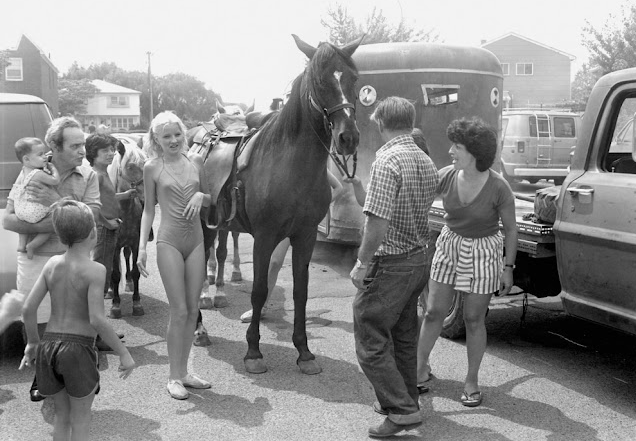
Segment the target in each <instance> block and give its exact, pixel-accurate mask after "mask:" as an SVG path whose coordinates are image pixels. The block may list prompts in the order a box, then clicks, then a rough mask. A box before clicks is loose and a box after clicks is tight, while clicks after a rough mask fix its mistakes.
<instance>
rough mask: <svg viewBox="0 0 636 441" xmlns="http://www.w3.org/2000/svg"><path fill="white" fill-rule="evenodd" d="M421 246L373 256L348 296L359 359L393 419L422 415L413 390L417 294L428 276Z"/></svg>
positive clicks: (409, 421)
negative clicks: (361, 280)
mask: <svg viewBox="0 0 636 441" xmlns="http://www.w3.org/2000/svg"><path fill="white" fill-rule="evenodd" d="M427 262H428V260H427V257H426V249H425V248H421V249H419V250H416V251H414V252H410V253H405V254H400V255H392V256H382V257H374V258H373V260H372V261H371V265H370V266H369V269H368V270H367V275H366V276H367V277H366V279H367V280H368V281H369V283H368V284H367V285H366V286H365V288H364V289H361V290H358V293H357V294H356V298H355V300H354V302H353V333H354V337H355V342H356V354H357V355H358V362H359V363H360V367H361V368H362V370H363V371H364V373H365V375H366V376H367V378H368V379H369V381H370V382H371V384H372V385H373V388H374V389H375V394H376V396H377V398H378V401H379V402H380V405H381V406H382V407H383V408H385V409H386V410H388V411H389V419H390V420H391V421H393V422H394V423H396V424H413V423H415V422H419V421H421V417H420V415H419V403H418V398H419V393H418V390H417V338H418V326H417V300H418V296H419V295H420V293H421V292H422V290H423V289H424V286H425V285H426V283H427V281H428V276H429V271H430V269H429V266H428V263H427Z"/></svg>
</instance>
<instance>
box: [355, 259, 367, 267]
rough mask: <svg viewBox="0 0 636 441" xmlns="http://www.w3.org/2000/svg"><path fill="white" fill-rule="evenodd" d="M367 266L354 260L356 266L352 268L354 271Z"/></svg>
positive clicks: (358, 260)
mask: <svg viewBox="0 0 636 441" xmlns="http://www.w3.org/2000/svg"><path fill="white" fill-rule="evenodd" d="M366 267H367V266H366V265H365V264H364V263H362V262H360V259H356V266H355V267H354V268H355V269H365V268H366Z"/></svg>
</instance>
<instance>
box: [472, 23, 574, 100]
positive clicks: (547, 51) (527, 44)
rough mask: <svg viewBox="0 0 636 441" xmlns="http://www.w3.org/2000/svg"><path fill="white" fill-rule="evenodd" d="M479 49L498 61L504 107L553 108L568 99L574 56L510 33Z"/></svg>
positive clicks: (485, 43) (484, 43) (486, 43)
mask: <svg viewBox="0 0 636 441" xmlns="http://www.w3.org/2000/svg"><path fill="white" fill-rule="evenodd" d="M481 47H482V48H484V49H487V50H489V51H490V52H492V53H493V54H495V56H496V57H497V58H498V59H499V61H500V63H501V69H502V71H503V75H504V81H503V87H504V93H503V100H504V106H505V107H516V108H520V107H541V106H547V107H555V106H559V105H563V103H565V102H567V101H570V99H571V62H572V61H573V60H574V59H575V58H576V57H574V56H573V55H570V54H568V53H565V52H563V51H560V50H558V49H555V48H553V47H550V46H547V45H545V44H543V43H539V42H537V41H534V40H531V39H529V38H527V37H523V36H521V35H519V34H515V33H514V32H510V33H508V34H506V35H503V36H501V37H499V38H495V39H494V40H491V41H488V42H486V41H482V44H481Z"/></svg>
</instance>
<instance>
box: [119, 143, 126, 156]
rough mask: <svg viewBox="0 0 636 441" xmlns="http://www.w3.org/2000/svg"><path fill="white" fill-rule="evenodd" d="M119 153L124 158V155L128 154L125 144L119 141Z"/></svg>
mask: <svg viewBox="0 0 636 441" xmlns="http://www.w3.org/2000/svg"><path fill="white" fill-rule="evenodd" d="M117 151H118V152H119V154H120V155H121V157H122V158H123V157H124V155H125V154H126V146H125V145H124V143H123V142H121V141H117Z"/></svg>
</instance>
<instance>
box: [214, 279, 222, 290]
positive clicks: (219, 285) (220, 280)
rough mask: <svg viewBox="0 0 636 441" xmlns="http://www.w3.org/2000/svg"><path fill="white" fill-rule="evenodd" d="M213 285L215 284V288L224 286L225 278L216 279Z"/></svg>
mask: <svg viewBox="0 0 636 441" xmlns="http://www.w3.org/2000/svg"><path fill="white" fill-rule="evenodd" d="M214 286H216V287H217V288H221V287H224V286H225V280H223V279H216V282H215V283H214Z"/></svg>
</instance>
